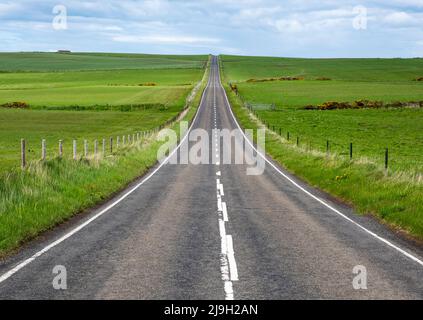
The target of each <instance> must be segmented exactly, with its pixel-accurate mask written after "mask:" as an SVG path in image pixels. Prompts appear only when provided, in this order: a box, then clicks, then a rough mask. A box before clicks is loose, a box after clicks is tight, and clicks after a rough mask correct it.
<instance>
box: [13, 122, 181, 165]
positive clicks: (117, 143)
mask: <svg viewBox="0 0 423 320" xmlns="http://www.w3.org/2000/svg"><path fill="white" fill-rule="evenodd" d="M174 120H175V119H173V118H172V119H171V120H169V121H167V122H166V123H165V124H163V125H160V126H159V127H157V128H155V129H152V130H148V131H139V132H136V133H133V134H128V135H120V136H115V137H109V138H108V139H106V138H102V139H101V140H98V139H95V140H91V143H90V142H89V141H88V140H87V139H82V152H81V150H78V146H80V145H81V140H77V139H73V140H72V144H71V146H72V149H71V150H72V153H71V158H72V159H73V160H75V161H77V160H80V159H87V158H90V157H94V158H97V159H100V158H102V157H105V156H106V155H107V154H109V155H112V154H114V153H116V152H117V151H118V150H119V149H123V148H130V147H135V146H137V145H138V144H139V143H140V142H142V141H143V140H145V139H146V138H147V137H149V136H151V135H153V134H154V133H157V132H158V131H159V130H161V129H163V128H164V127H165V126H166V125H169V124H170V123H171V122H173V121H174ZM64 141H65V140H59V141H58V142H57V152H53V153H51V152H50V155H51V154H53V156H51V157H48V156H49V153H48V148H47V147H48V145H47V140H46V139H41V142H40V146H41V150H40V154H39V155H40V156H39V159H40V160H42V161H45V160H47V159H48V158H57V157H58V158H64V157H66V153H65V152H64V147H65V142H64ZM100 143H101V149H100V148H99V147H100ZM28 151H31V150H30V149H29V148H28V143H27V141H26V140H25V139H21V153H20V154H21V168H22V169H25V168H26V167H27V165H28V163H29V159H28Z"/></svg>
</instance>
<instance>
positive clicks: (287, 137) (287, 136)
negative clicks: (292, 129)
mask: <svg viewBox="0 0 423 320" xmlns="http://www.w3.org/2000/svg"><path fill="white" fill-rule="evenodd" d="M286 139H287V140H288V141H289V131H288V133H287V135H286Z"/></svg>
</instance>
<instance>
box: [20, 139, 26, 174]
mask: <svg viewBox="0 0 423 320" xmlns="http://www.w3.org/2000/svg"><path fill="white" fill-rule="evenodd" d="M21 167H22V169H25V167H26V143H25V139H21Z"/></svg>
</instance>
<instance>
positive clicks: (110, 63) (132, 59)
mask: <svg viewBox="0 0 423 320" xmlns="http://www.w3.org/2000/svg"><path fill="white" fill-rule="evenodd" d="M206 60H207V58H206V56H179V55H148V54H123V53H122V54H119V53H72V54H57V53H0V72H24V71H31V72H47V71H70V70H116V69H178V68H185V69H198V68H202V67H203V65H204V63H205V61H206Z"/></svg>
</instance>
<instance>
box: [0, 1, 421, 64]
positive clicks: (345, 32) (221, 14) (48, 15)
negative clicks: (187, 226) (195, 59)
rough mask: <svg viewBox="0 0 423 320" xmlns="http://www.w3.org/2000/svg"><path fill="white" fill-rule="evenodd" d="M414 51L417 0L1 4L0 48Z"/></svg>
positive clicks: (294, 53) (336, 53) (290, 53)
mask: <svg viewBox="0 0 423 320" xmlns="http://www.w3.org/2000/svg"><path fill="white" fill-rule="evenodd" d="M58 49H67V50H72V51H78V52H128V53H169V54H170V53H172V54H208V53H213V54H234V55H260V56H283V57H314V58H322V57H329V58H330V57H421V56H423V0H363V1H359V0H357V1H354V0H336V1H335V0H318V1H314V0H183V1H182V0H145V1H142V0H140V1H137V0H115V1H114V0H61V1H60V0H13V1H9V0H0V51H9V52H10V51H56V50H58Z"/></svg>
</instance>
